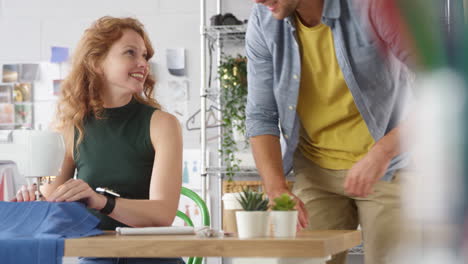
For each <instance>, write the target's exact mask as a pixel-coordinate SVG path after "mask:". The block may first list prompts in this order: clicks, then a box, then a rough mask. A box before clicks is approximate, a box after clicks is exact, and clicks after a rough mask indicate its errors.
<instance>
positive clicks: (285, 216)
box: [270, 211, 297, 237]
mask: <svg viewBox="0 0 468 264" xmlns="http://www.w3.org/2000/svg"><path fill="white" fill-rule="evenodd" d="M270 218H271V222H272V227H273V236H274V237H295V236H296V226H297V211H271V212H270Z"/></svg>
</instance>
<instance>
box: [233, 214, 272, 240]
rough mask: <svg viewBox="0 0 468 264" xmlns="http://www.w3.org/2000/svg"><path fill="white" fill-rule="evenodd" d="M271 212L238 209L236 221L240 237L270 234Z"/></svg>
mask: <svg viewBox="0 0 468 264" xmlns="http://www.w3.org/2000/svg"><path fill="white" fill-rule="evenodd" d="M268 216H269V212H267V211H237V212H236V222H237V232H238V235H239V238H253V237H266V236H268V226H269V217H268Z"/></svg>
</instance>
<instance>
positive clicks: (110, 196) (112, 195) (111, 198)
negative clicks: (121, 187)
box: [96, 187, 120, 215]
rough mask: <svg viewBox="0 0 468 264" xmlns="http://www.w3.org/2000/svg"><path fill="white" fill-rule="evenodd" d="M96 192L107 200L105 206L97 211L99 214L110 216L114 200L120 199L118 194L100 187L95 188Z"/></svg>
mask: <svg viewBox="0 0 468 264" xmlns="http://www.w3.org/2000/svg"><path fill="white" fill-rule="evenodd" d="M96 192H97V193H99V194H102V195H104V196H105V197H106V198H107V201H106V205H104V207H103V208H102V209H101V210H99V212H100V213H101V214H105V215H109V214H111V213H112V211H113V210H114V207H115V198H116V197H120V194H118V193H116V192H114V191H112V190H110V189H107V188H102V187H97V188H96Z"/></svg>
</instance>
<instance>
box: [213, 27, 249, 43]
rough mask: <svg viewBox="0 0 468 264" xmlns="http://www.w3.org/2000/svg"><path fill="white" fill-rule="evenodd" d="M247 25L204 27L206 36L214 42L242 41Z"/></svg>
mask: <svg viewBox="0 0 468 264" xmlns="http://www.w3.org/2000/svg"><path fill="white" fill-rule="evenodd" d="M246 30H247V24H242V25H235V26H209V27H205V34H206V36H207V37H208V38H209V39H210V40H212V41H214V40H217V39H219V40H223V41H225V40H244V39H245V31H246Z"/></svg>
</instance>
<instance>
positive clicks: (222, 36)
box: [200, 0, 364, 255]
mask: <svg viewBox="0 0 468 264" xmlns="http://www.w3.org/2000/svg"><path fill="white" fill-rule="evenodd" d="M216 10H217V14H221V0H217V8H216ZM246 29H247V25H246V24H243V25H235V26H206V0H200V45H201V48H200V50H201V76H200V77H201V78H200V107H201V109H202V111H201V120H200V123H201V124H200V126H201V129H200V141H201V176H202V177H201V178H202V198H203V200H204V201H207V190H208V187H209V186H208V185H207V183H208V181H207V177H208V175H212V174H217V175H218V177H217V179H218V182H217V185H218V194H217V195H218V197H219V200H221V196H222V184H223V175H224V174H225V173H227V171H226V167H223V164H222V160H221V158H219V159H218V166H216V167H210V166H209V165H208V164H207V163H206V149H207V133H206V132H207V131H206V129H207V127H206V110H207V109H206V100H207V99H210V100H212V101H214V102H216V104H217V105H218V106H219V105H221V102H220V101H219V93H218V88H217V87H220V84H219V81H218V82H217V84H215V85H214V87H208V85H207V82H206V80H207V75H208V74H207V70H206V49H207V48H208V45H207V41H209V42H211V43H213V42H214V43H216V45H215V46H216V49H217V54H216V55H217V58H216V62H217V63H216V65H219V64H220V62H221V53H222V48H223V43H225V42H228V41H243V40H244V39H245V33H246ZM203 110H204V111H203ZM218 119H221V117H220V116H219V118H218ZM221 129H222V128H221V127H219V128H218V135H221V134H222V131H221ZM218 146H221V139H219V141H218ZM236 176H238V177H258V171H257V169H256V168H255V167H241V168H240V171H239V172H237V173H236V175H235V177H236ZM287 177H288V178H290V177H293V175H292V173H291V174H289V175H288V176H287ZM220 202H221V201H220ZM218 219H219V220H220V223H221V221H222V211H221V210H220V211H219V214H218ZM348 253H349V254H352V255H363V254H364V249H363V247H362V245H359V246H357V247H354V248H352V249H350V250H349V251H348Z"/></svg>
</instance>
